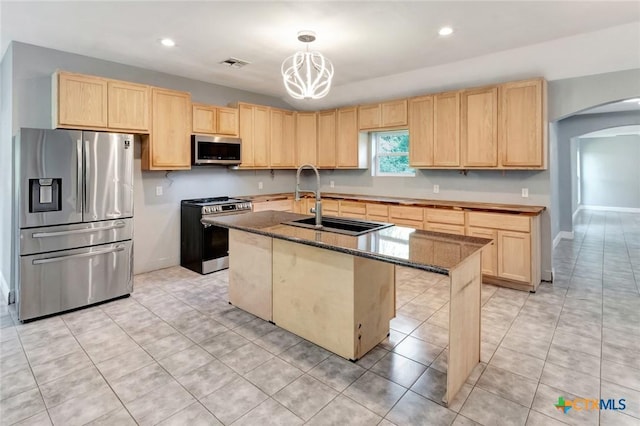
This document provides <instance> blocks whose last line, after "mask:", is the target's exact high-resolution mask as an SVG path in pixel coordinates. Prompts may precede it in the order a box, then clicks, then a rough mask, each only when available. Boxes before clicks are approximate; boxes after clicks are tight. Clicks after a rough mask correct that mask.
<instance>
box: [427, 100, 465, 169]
mask: <svg viewBox="0 0 640 426" xmlns="http://www.w3.org/2000/svg"><path fill="white" fill-rule="evenodd" d="M433 165H434V166H437V167H458V166H460V92H447V93H440V94H437V95H435V96H434V104H433Z"/></svg>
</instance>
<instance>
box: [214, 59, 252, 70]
mask: <svg viewBox="0 0 640 426" xmlns="http://www.w3.org/2000/svg"><path fill="white" fill-rule="evenodd" d="M220 64H222V65H226V66H228V67H229V68H242V67H244V66H245V65H249V62H247V61H243V60H242V59H238V58H229V59H225V60H224V61H222V62H220Z"/></svg>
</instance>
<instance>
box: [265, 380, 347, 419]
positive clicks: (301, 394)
mask: <svg viewBox="0 0 640 426" xmlns="http://www.w3.org/2000/svg"><path fill="white" fill-rule="evenodd" d="M337 395H338V392H336V391H335V390H333V389H332V388H330V387H329V386H327V385H325V384H324V383H322V382H320V381H319V380H317V379H314V378H313V377H311V376H308V375H304V376H301V377H299V378H298V379H296V380H295V381H293V383H291V384H290V385H288V386H286V387H285V388H284V389H282V390H281V391H279V392H278V393H276V394H275V395H274V396H273V398H274V399H275V400H276V401H278V402H279V403H280V404H282V405H284V406H285V407H287V408H288V409H289V410H291V411H292V412H293V413H294V414H295V415H297V416H298V417H300V418H301V419H303V420H305V421H306V420H309V419H311V417H313V416H314V415H315V414H316V413H317V412H318V411H320V410H321V409H322V407H324V406H325V405H327V404H328V403H329V401H331V400H332V399H333V398H335V397H336V396H337Z"/></svg>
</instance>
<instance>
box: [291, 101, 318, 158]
mask: <svg viewBox="0 0 640 426" xmlns="http://www.w3.org/2000/svg"><path fill="white" fill-rule="evenodd" d="M317 136H318V135H317V130H316V113H315V112H298V113H296V148H297V152H296V164H297V165H298V166H301V165H302V164H313V165H315V164H316V162H317V158H316V151H317V140H316V138H317Z"/></svg>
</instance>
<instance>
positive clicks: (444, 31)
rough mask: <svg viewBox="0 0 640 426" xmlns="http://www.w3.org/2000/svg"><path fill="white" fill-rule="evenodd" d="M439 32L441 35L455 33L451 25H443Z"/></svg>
mask: <svg viewBox="0 0 640 426" xmlns="http://www.w3.org/2000/svg"><path fill="white" fill-rule="evenodd" d="M438 34H440V35H441V36H448V35H451V34H453V28H451V27H442V28H440V30H439V31H438Z"/></svg>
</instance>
